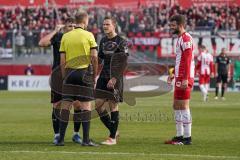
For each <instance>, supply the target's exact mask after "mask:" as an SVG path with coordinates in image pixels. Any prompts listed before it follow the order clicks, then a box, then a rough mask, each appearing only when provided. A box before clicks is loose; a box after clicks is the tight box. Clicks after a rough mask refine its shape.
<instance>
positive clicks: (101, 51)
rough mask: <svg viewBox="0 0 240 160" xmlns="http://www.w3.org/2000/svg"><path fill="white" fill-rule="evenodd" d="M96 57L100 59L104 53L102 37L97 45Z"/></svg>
mask: <svg viewBox="0 0 240 160" xmlns="http://www.w3.org/2000/svg"><path fill="white" fill-rule="evenodd" d="M98 57H99V58H100V59H104V53H103V39H101V41H100V44H99V47H98Z"/></svg>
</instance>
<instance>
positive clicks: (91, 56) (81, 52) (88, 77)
mask: <svg viewBox="0 0 240 160" xmlns="http://www.w3.org/2000/svg"><path fill="white" fill-rule="evenodd" d="M75 21H76V27H75V29H74V30H72V31H70V32H68V33H66V34H64V35H63V37H62V41H61V46H60V53H61V67H62V68H61V69H62V75H63V77H64V80H63V89H62V90H63V98H62V99H63V100H62V103H61V113H60V119H61V120H60V138H59V140H58V143H57V144H56V145H57V146H63V145H64V137H65V132H66V129H67V125H68V121H69V116H70V109H71V105H72V103H73V102H74V101H79V105H80V107H81V112H80V113H79V114H77V115H76V116H77V119H78V121H80V122H82V128H83V141H82V146H97V144H95V143H94V142H93V141H92V140H90V139H89V130H90V121H91V101H92V100H94V94H93V92H94V90H93V89H94V88H93V87H94V82H95V79H96V74H97V67H98V57H97V44H96V42H95V38H94V36H93V34H92V33H90V32H88V31H86V30H85V29H86V28H87V25H88V14H87V13H86V12H78V13H77V14H76V16H75Z"/></svg>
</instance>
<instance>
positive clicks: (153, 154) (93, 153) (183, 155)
mask: <svg viewBox="0 0 240 160" xmlns="http://www.w3.org/2000/svg"><path fill="white" fill-rule="evenodd" d="M1 152H2V153H4V152H5V153H42V154H49V153H55V154H56V153H57V154H80V155H83V154H91V155H123V156H124V155H127V156H165V157H194V158H213V159H240V157H239V156H213V155H193V154H164V153H163V154H161V153H159V154H158V153H149V154H148V153H136V152H135V153H134V152H133V153H130V152H68V151H0V153H1Z"/></svg>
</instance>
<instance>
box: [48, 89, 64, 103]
mask: <svg viewBox="0 0 240 160" xmlns="http://www.w3.org/2000/svg"><path fill="white" fill-rule="evenodd" d="M61 100H62V94H59V93H56V92H55V91H53V90H51V103H57V102H59V101H61Z"/></svg>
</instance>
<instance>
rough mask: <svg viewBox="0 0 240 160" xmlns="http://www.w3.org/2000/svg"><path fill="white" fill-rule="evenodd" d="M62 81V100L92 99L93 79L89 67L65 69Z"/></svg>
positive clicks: (85, 100) (83, 100)
mask: <svg viewBox="0 0 240 160" xmlns="http://www.w3.org/2000/svg"><path fill="white" fill-rule="evenodd" d="M65 75H66V77H65V79H64V81H63V86H62V92H63V96H62V99H63V100H67V101H75V100H79V101H82V102H88V101H92V100H94V83H93V82H94V81H93V74H92V71H91V69H90V67H88V68H84V69H66V74H65Z"/></svg>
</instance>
